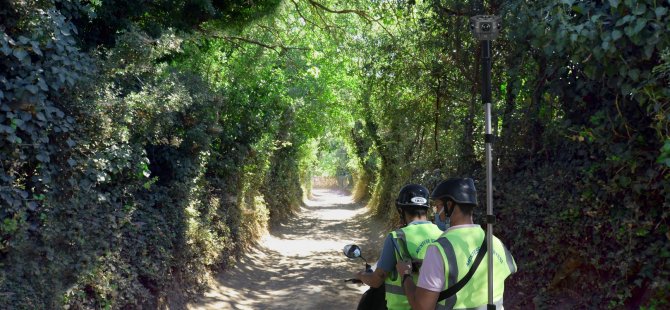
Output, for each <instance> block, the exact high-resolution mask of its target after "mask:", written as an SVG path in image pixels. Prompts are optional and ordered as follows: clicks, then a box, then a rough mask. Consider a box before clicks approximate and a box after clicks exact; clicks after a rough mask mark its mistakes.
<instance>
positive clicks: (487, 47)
mask: <svg viewBox="0 0 670 310" xmlns="http://www.w3.org/2000/svg"><path fill="white" fill-rule="evenodd" d="M470 28H471V30H472V33H473V35H474V36H475V38H476V39H478V40H479V41H481V49H482V103H483V104H484V109H485V110H486V126H485V130H486V132H485V135H484V142H485V143H486V144H485V151H486V240H487V241H486V250H487V252H488V262H487V264H488V295H489V296H488V297H489V298H488V300H489V303H488V305H487V309H488V310H495V309H496V305H495V304H494V303H493V248H492V247H493V246H492V239H493V223H495V216H493V161H492V156H491V148H492V144H493V134H492V133H491V41H492V40H494V39H495V38H496V37H497V36H498V32H499V30H500V17H498V16H493V15H477V16H473V17H471V18H470Z"/></svg>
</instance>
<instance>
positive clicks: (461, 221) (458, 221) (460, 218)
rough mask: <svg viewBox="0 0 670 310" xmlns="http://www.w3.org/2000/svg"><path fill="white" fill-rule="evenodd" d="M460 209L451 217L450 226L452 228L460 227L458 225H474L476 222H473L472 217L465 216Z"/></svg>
mask: <svg viewBox="0 0 670 310" xmlns="http://www.w3.org/2000/svg"><path fill="white" fill-rule="evenodd" d="M460 211H461V210H459V209H458V208H457V209H456V210H454V212H453V213H452V214H451V217H450V220H451V221H450V224H451V226H458V225H470V224H474V223H475V222H474V221H473V220H472V215H471V214H470V215H465V214H463V213H461V212H460Z"/></svg>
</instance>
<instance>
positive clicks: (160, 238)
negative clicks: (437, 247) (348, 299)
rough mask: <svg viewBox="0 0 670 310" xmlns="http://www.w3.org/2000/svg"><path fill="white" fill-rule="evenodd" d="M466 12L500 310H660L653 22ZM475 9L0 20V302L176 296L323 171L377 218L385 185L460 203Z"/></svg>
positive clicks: (175, 8) (118, 7)
mask: <svg viewBox="0 0 670 310" xmlns="http://www.w3.org/2000/svg"><path fill="white" fill-rule="evenodd" d="M486 5H487V7H486V10H485V11H490V12H489V13H495V14H499V15H501V16H503V18H504V29H505V31H504V32H503V34H502V35H501V37H500V38H499V39H498V40H496V41H494V45H493V49H494V67H493V85H494V102H493V105H494V124H493V128H494V131H495V133H496V134H497V135H498V137H499V139H497V140H496V144H495V148H494V150H495V153H494V156H495V158H494V163H495V164H496V179H495V180H494V182H495V184H496V192H495V208H496V214H497V216H498V217H499V222H500V223H504V224H502V225H512V226H513V228H514V229H501V230H500V233H499V235H500V237H501V238H502V239H503V240H505V241H506V244H509V245H510V248H511V250H512V252H513V253H514V255H515V257H516V258H517V262H518V263H519V266H520V272H519V273H518V274H517V275H515V276H514V277H513V278H512V280H511V282H510V283H508V290H507V293H506V294H512V297H511V298H508V296H506V298H505V300H506V304H507V305H508V306H509V307H510V308H516V307H518V308H522V307H530V306H535V307H543V306H551V305H554V304H555V303H556V302H559V301H560V298H561V296H560V294H561V292H589V296H580V297H579V298H582V299H579V298H578V297H574V296H573V298H577V299H578V300H576V301H573V302H574V303H575V304H579V305H586V306H590V307H598V308H600V307H609V308H620V307H631V308H636V307H642V306H645V307H648V308H662V307H667V305H668V300H667V294H666V293H667V290H668V288H669V287H670V282H669V281H668V280H667V279H670V270H669V269H668V265H667V263H666V261H667V258H668V256H670V248H668V237H669V236H670V232H669V231H668V228H667V227H668V225H667V222H668V217H669V216H670V211H668V210H669V207H668V206H669V205H670V196H669V194H668V193H670V178H669V177H668V175H669V174H668V172H669V171H670V136H669V134H670V132H669V131H668V130H669V129H668V128H670V126H669V124H668V123H669V121H670V111H669V109H670V102H669V101H668V98H670V65H669V64H670V46H669V45H670V37H668V33H670V32H669V31H668V30H670V28H668V25H670V12H669V11H668V8H667V4H666V3H665V2H663V1H660V2H659V1H652V0H645V1H629V0H625V1H624V0H622V1H591V2H589V1H559V2H557V1H549V0H546V1H544V0H543V1H531V2H529V1H521V0H519V1H506V2H499V1H498V2H496V1H489V2H486ZM475 11H477V10H476V8H475V7H473V6H472V5H466V4H464V3H462V2H458V1H427V2H418V3H415V2H411V4H407V5H405V4H402V3H400V2H397V3H396V2H380V3H375V4H374V5H371V4H370V3H367V2H358V1H356V2H351V1H318V2H312V1H307V2H301V1H283V2H281V1H277V0H269V1H253V2H249V1H223V2H222V1H182V2H174V1H152V2H147V1H116V0H115V1H90V2H80V1H56V0H54V1H34V2H33V1H29V2H25V1H24V2H17V1H13V2H8V1H0V32H1V34H0V54H1V55H2V56H3V57H2V58H0V72H2V73H1V74H2V75H0V164H1V165H0V168H1V170H0V203H1V204H2V206H3V207H2V210H0V264H2V266H3V268H2V271H1V272H0V279H2V281H0V304H12V305H15V306H16V307H17V308H59V307H64V306H69V307H71V308H114V309H116V308H124V307H133V306H135V307H136V306H141V307H148V308H155V307H162V306H166V303H167V301H166V300H170V299H174V296H178V295H179V293H181V294H187V295H188V294H196V293H197V292H198V291H199V290H201V289H202V288H203V287H204V284H205V282H206V276H207V274H208V273H209V272H210V271H215V270H218V269H220V268H225V267H227V266H229V265H231V264H233V263H234V260H235V257H236V255H238V254H239V252H240V251H241V250H243V249H244V248H246V247H247V246H248V245H249V244H251V243H252V242H253V241H254V240H255V239H256V238H258V237H259V236H260V234H261V232H262V231H264V229H265V226H266V225H267V223H268V222H271V223H278V222H280V221H282V220H285V219H288V218H289V216H290V215H291V214H292V213H293V212H296V211H297V210H298V208H297V207H298V206H299V204H300V203H301V201H300V198H301V197H303V194H302V193H303V190H307V191H309V181H308V180H309V178H310V177H311V176H313V175H320V174H323V175H329V174H334V173H336V171H337V169H338V168H340V169H341V168H347V169H348V170H349V171H350V172H351V173H352V174H353V175H355V176H356V178H357V180H358V183H357V184H356V197H358V198H362V197H369V198H370V201H369V202H368V205H369V207H370V208H371V209H373V211H375V212H376V213H377V214H378V215H380V216H386V217H387V218H388V219H389V222H390V223H392V222H393V221H395V220H396V219H395V218H393V216H395V214H396V213H395V212H393V197H394V196H395V194H396V192H397V190H398V189H399V188H400V187H401V186H402V185H403V184H404V183H408V182H417V183H423V184H426V185H427V186H429V187H430V186H433V185H435V183H436V182H437V181H439V180H440V179H441V178H443V177H447V176H470V177H474V178H475V179H477V180H478V182H479V183H478V184H483V183H484V182H483V180H484V173H483V169H482V168H483V163H484V155H483V154H484V152H483V146H484V142H483V138H482V135H481V134H479V133H481V132H482V131H483V111H482V107H481V104H480V103H479V100H480V99H479V93H480V90H479V87H480V85H479V79H480V74H481V72H480V71H481V68H480V65H479V58H478V55H479V52H480V51H479V47H478V42H476V41H475V40H474V39H473V38H472V37H471V35H470V34H469V33H468V32H467V27H468V17H469V16H470V15H473V14H474V12H475ZM301 184H302V185H303V188H301ZM479 187H480V192H482V193H483V192H484V186H483V185H479ZM481 198H482V199H481V200H482V201H485V199H483V194H482V197H481ZM389 211H391V212H389ZM539 249H542V250H541V251H540V250H539ZM557 266H558V267H557ZM175 281H178V282H179V285H180V286H181V292H171V291H170V290H171V288H172V287H174V285H173V282H175ZM538 288H539V289H538ZM536 292H537V295H534V293H536ZM521 293H524V294H521ZM568 295H569V294H568ZM572 295H574V294H572ZM557 296H558V297H557ZM587 297H588V298H587ZM173 306H175V305H173ZM176 307H179V305H176Z"/></svg>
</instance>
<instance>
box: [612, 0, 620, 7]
mask: <svg viewBox="0 0 670 310" xmlns="http://www.w3.org/2000/svg"><path fill="white" fill-rule="evenodd" d="M619 3H620V1H619V0H610V6H611V7H613V8H617V7H619Z"/></svg>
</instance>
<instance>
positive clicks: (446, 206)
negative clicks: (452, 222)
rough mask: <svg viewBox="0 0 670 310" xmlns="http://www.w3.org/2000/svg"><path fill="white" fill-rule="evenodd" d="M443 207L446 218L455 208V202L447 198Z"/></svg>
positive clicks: (449, 216)
mask: <svg viewBox="0 0 670 310" xmlns="http://www.w3.org/2000/svg"><path fill="white" fill-rule="evenodd" d="M450 204H451V209H449V205H450ZM444 209H446V212H445V214H446V215H447V217H448V218H451V214H452V213H454V209H456V204H455V203H454V202H453V201H451V200H449V201H447V203H446V204H445V205H444Z"/></svg>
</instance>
